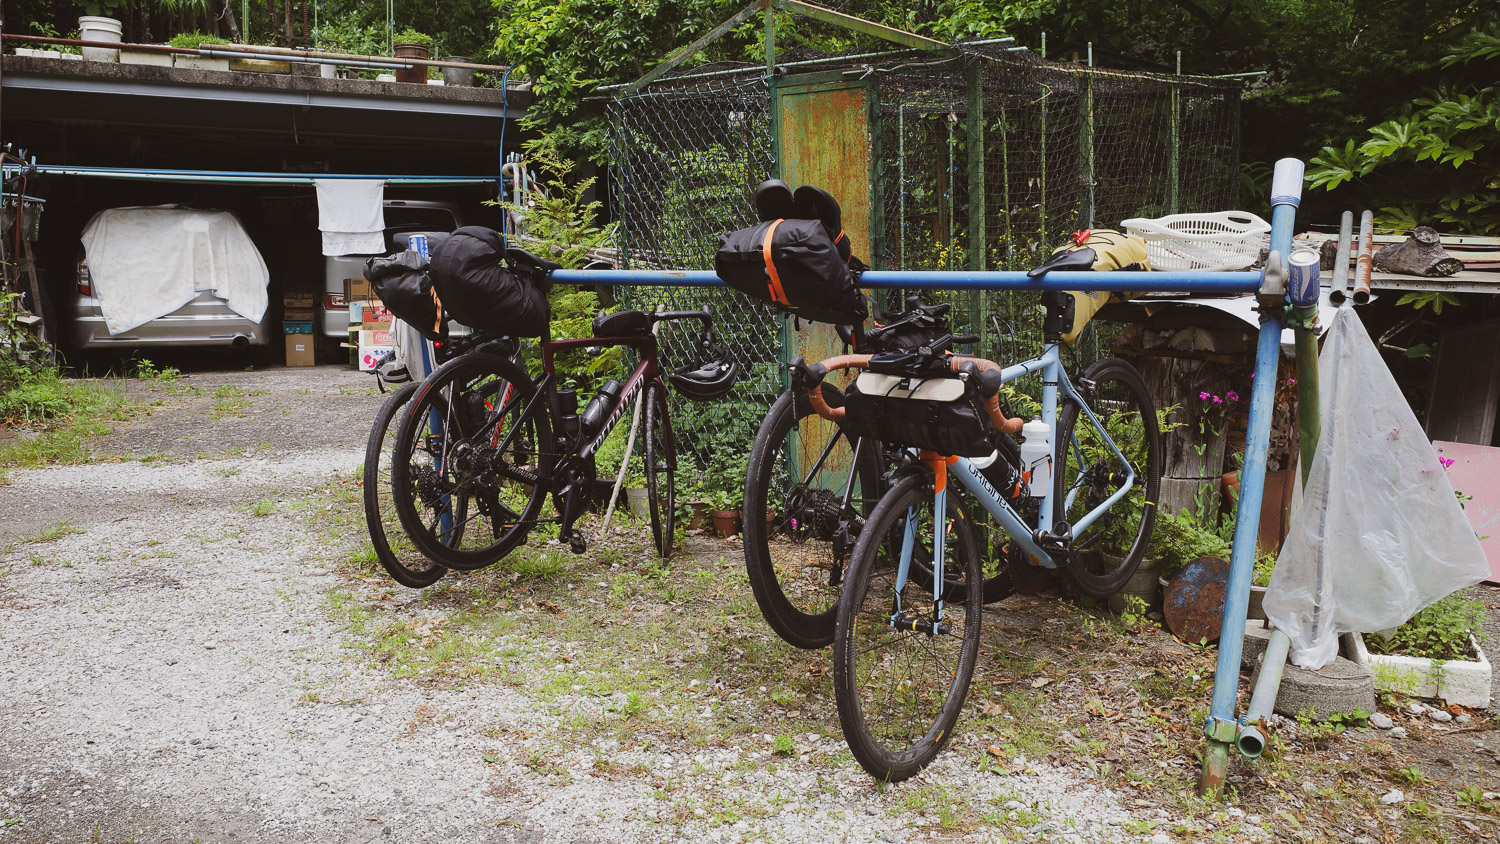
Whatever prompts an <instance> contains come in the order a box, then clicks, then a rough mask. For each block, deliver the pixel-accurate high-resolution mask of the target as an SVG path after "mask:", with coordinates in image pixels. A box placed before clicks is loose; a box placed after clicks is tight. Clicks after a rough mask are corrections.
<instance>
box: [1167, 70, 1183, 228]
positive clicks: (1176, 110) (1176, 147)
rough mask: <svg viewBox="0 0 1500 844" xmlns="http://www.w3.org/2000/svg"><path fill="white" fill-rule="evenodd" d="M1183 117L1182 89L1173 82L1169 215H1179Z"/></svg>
mask: <svg viewBox="0 0 1500 844" xmlns="http://www.w3.org/2000/svg"><path fill="white" fill-rule="evenodd" d="M1177 75H1178V76H1181V75H1182V51H1181V50H1178V51H1177ZM1181 115H1182V89H1181V88H1179V87H1178V84H1177V83H1176V82H1173V83H1172V121H1171V124H1172V150H1171V156H1172V158H1171V167H1172V184H1171V196H1170V197H1169V198H1168V200H1167V211H1168V213H1171V214H1176V213H1177V211H1178V208H1177V203H1178V197H1179V196H1180V185H1181V174H1180V171H1179V167H1180V163H1179V161H1178V159H1179V158H1180V157H1181V155H1182V138H1181V134H1180V133H1181V131H1182V128H1181V126H1179V125H1178V121H1179V120H1181V119H1182V118H1181Z"/></svg>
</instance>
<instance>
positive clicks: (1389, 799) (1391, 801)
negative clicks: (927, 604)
mask: <svg viewBox="0 0 1500 844" xmlns="http://www.w3.org/2000/svg"><path fill="white" fill-rule="evenodd" d="M933 580H937V578H936V577H933ZM934 591H936V590H934ZM1405 799H1406V795H1405V794H1402V793H1401V789H1399V788H1393V789H1391V790H1390V791H1388V792H1386V794H1385V796H1384V797H1382V798H1380V805H1382V806H1394V805H1396V804H1397V803H1400V802H1401V801H1402V800H1405Z"/></svg>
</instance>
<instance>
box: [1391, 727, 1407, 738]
mask: <svg viewBox="0 0 1500 844" xmlns="http://www.w3.org/2000/svg"><path fill="white" fill-rule="evenodd" d="M1390 736H1391V738H1406V728H1405V727H1392V728H1391V732H1390Z"/></svg>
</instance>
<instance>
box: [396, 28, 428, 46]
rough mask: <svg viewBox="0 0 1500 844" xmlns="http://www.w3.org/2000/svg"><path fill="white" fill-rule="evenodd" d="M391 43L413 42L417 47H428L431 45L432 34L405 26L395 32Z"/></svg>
mask: <svg viewBox="0 0 1500 844" xmlns="http://www.w3.org/2000/svg"><path fill="white" fill-rule="evenodd" d="M393 43H396V44H413V45H416V46H418V47H427V48H429V49H430V48H431V47H432V36H431V35H424V34H422V33H420V32H418V31H416V30H415V29H411V28H407V29H404V30H402V31H400V32H398V33H396V37H395V38H394V39H393Z"/></svg>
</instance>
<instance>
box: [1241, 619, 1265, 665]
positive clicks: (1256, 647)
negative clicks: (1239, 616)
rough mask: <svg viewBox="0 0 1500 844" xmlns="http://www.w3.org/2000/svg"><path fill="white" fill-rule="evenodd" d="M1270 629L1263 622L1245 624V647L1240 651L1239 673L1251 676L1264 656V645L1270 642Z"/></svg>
mask: <svg viewBox="0 0 1500 844" xmlns="http://www.w3.org/2000/svg"><path fill="white" fill-rule="evenodd" d="M1271 630H1272V627H1271V626H1270V625H1269V624H1267V623H1266V622H1264V621H1247V622H1245V645H1244V649H1243V650H1241V651H1240V673H1241V674H1253V673H1255V669H1256V667H1257V666H1259V665H1260V658H1261V657H1262V656H1265V653H1266V643H1267V642H1269V641H1271Z"/></svg>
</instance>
